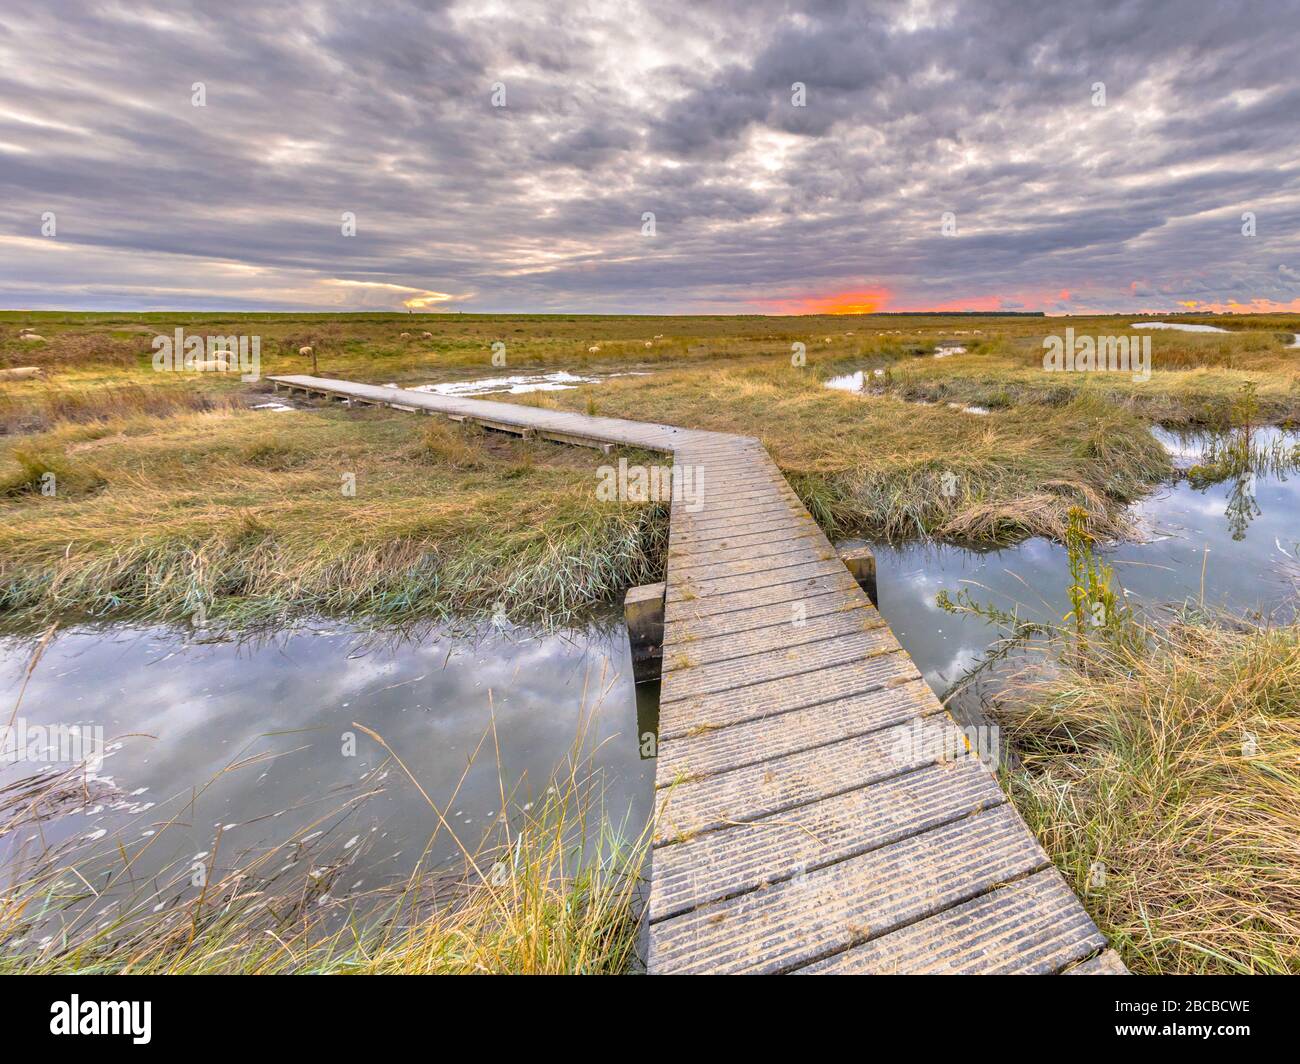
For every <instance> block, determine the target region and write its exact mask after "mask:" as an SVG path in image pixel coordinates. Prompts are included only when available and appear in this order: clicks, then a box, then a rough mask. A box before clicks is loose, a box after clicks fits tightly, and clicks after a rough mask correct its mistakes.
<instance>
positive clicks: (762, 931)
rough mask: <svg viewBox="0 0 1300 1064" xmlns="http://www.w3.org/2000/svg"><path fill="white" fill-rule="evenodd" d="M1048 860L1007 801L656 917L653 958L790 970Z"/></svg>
mask: <svg viewBox="0 0 1300 1064" xmlns="http://www.w3.org/2000/svg"><path fill="white" fill-rule="evenodd" d="M656 856H657V855H656ZM1044 860H1045V858H1044V856H1043V852H1042V850H1041V849H1040V848H1039V846H1038V844H1037V843H1036V842H1035V841H1034V839H1033V837H1032V836H1031V835H1030V834H1029V832H1028V831H1027V830H1026V829H1025V826H1024V822H1023V821H1022V820H1021V819H1020V817H1019V816H1018V815H1016V813H1015V811H1014V810H1012V809H1010V808H1009V807H1007V806H1005V805H1003V806H998V807H996V808H994V809H990V810H988V811H986V812H983V813H977V814H975V815H974V816H971V817H968V818H966V819H963V820H958V821H956V822H954V823H952V824H947V825H944V826H941V827H937V828H935V829H933V830H931V831H926V832H923V833H921V834H919V835H912V836H910V837H908V838H905V839H902V840H900V841H899V842H895V843H891V844H890V845H888V846H883V847H881V848H880V849H877V850H872V851H870V852H868V853H865V854H862V855H860V856H858V857H851V858H849V859H848V860H845V861H840V862H838V863H836V864H832V865H828V866H827V867H825V868H818V869H816V870H814V871H811V872H807V873H805V874H802V875H798V876H795V877H794V878H793V879H788V880H785V881H784V882H781V883H776V884H773V885H772V886H770V887H765V888H763V889H760V890H755V891H751V892H749V893H747V894H742V895H740V896H739V897H736V898H730V899H727V900H725V901H719V902H713V903H710V904H708V905H704V906H701V907H700V908H698V909H694V910H692V911H690V912H687V913H683V914H682V915H680V916H674V917H672V918H671V919H668V920H663V921H660V922H659V923H654V924H651V925H650V955H649V960H648V964H649V967H650V970H651V971H655V972H664V973H670V972H705V971H707V972H715V973H727V972H736V973H740V972H753V973H763V972H769V973H771V972H784V971H790V970H793V969H796V968H800V967H803V966H804V965H808V964H810V963H811V962H814V961H817V960H819V959H820V958H822V957H825V956H827V955H829V954H834V953H837V952H839V951H842V950H846V949H848V947H850V946H853V945H855V944H856V943H859V942H863V941H864V940H867V939H870V938H873V937H877V936H883V935H884V934H886V933H887V932H889V931H891V930H893V929H894V928H898V927H902V926H903V925H905V924H908V923H911V922H913V921H917V920H921V919H923V918H924V917H927V916H931V915H933V914H935V913H942V912H943V911H944V910H945V909H950V908H952V907H953V906H956V905H959V904H960V903H962V902H964V901H967V900H968V899H970V898H972V897H977V896H979V895H981V894H984V893H986V892H987V891H989V890H991V889H992V888H994V887H995V886H996V885H997V884H999V883H1005V882H1007V881H1008V880H1013V879H1016V878H1018V877H1020V876H1024V875H1027V874H1028V873H1030V872H1033V871H1035V870H1037V869H1039V868H1041V867H1042V865H1043V862H1044ZM1080 911H1081V910H1080ZM1053 915H1054V916H1056V917H1057V918H1058V919H1059V918H1061V917H1062V916H1066V915H1068V914H1067V913H1065V912H1054V914H1053ZM1084 918H1085V919H1086V917H1084ZM918 937H919V938H921V939H922V942H930V941H931V940H932V936H918ZM868 945H870V944H869V943H868ZM1092 948H1093V949H1095V948H1096V946H1093V947H1092ZM894 952H896V951H891V956H892V954H893V953H894Z"/></svg>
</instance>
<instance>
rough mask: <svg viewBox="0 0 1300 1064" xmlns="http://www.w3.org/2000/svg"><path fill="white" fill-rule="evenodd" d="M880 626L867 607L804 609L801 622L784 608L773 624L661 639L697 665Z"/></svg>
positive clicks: (773, 651) (781, 649) (777, 651)
mask: <svg viewBox="0 0 1300 1064" xmlns="http://www.w3.org/2000/svg"><path fill="white" fill-rule="evenodd" d="M678 627H679V628H681V627H685V626H684V625H678ZM884 627H886V625H885V621H884V619H883V618H882V617H881V616H880V614H878V613H877V612H876V611H875V610H874V609H871V608H870V607H868V608H866V609H857V610H834V611H827V612H823V613H818V614H814V615H812V616H809V615H808V614H807V612H806V611H805V612H804V614H803V616H802V623H800V618H797V617H792V616H791V611H789V610H784V611H782V614H781V619H780V621H779V622H778V623H776V624H771V625H767V626H766V627H761V628H753V627H751V628H748V629H745V630H743V631H737V632H732V633H729V634H727V635H715V636H710V637H708V638H705V639H701V638H699V637H698V636H696V637H692V638H685V639H683V638H680V635H681V633H677V634H678V636H679V638H678V639H677V640H676V641H675V642H672V643H668V642H667V641H665V643H664V646H665V649H666V650H667V651H675V652H678V653H682V654H685V655H686V656H687V657H688V658H689V660H690V662H691V664H692V665H695V666H699V665H707V664H709V663H710V662H714V661H726V660H728V659H729V658H741V657H747V656H749V655H752V654H783V653H785V652H786V651H787V650H790V649H791V648H793V647H797V646H800V645H802V644H804V643H819V642H821V641H822V640H824V639H829V638H831V637H832V636H837V635H851V634H853V633H855V632H865V631H872V630H874V629H877V628H884ZM669 656H671V654H670V655H669Z"/></svg>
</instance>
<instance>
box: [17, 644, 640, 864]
mask: <svg viewBox="0 0 1300 1064" xmlns="http://www.w3.org/2000/svg"><path fill="white" fill-rule="evenodd" d="M31 650H32V641H31V640H16V639H12V638H10V639H5V640H0V692H3V693H4V702H3V704H4V705H5V706H6V707H12V705H13V704H14V701H15V699H16V698H17V692H18V690H19V687H20V686H21V678H22V674H23V672H24V670H25V668H26V665H27V662H28V660H29V656H30V653H31ZM636 702H637V699H636V696H635V693H634V689H633V684H632V679H631V660H630V657H629V653H628V646H627V637H626V633H625V631H624V630H623V629H622V627H621V626H617V625H614V624H611V623H593V624H592V625H591V626H589V627H587V628H585V629H582V630H577V631H568V632H563V633H558V634H550V635H543V634H538V633H535V632H530V631H529V630H527V629H518V628H514V629H510V630H508V631H505V632H502V631H498V630H496V629H494V628H492V627H491V626H490V625H489V626H486V627H484V628H482V629H480V630H478V631H477V632H475V633H473V634H471V635H470V636H466V637H455V636H451V635H449V634H445V633H441V632H439V631H435V632H434V633H432V634H431V635H428V636H426V637H423V638H420V639H411V640H406V641H400V642H399V641H395V640H393V639H391V638H390V639H388V640H387V641H386V642H374V641H369V642H368V641H367V640H366V639H365V638H363V637H362V636H361V635H359V634H358V633H357V632H356V631H355V630H353V629H350V628H348V627H345V626H340V625H332V626H321V627H319V628H317V629H306V628H305V629H300V630H295V631H291V632H286V633H281V634H280V635H277V636H276V637H274V638H272V639H269V640H265V641H262V642H260V643H256V644H254V643H246V644H244V645H237V644H235V643H229V642H224V643H202V642H195V641H194V633H191V632H180V631H177V630H175V629H167V628H144V629H130V628H125V627H122V626H117V627H114V628H105V629H99V630H93V629H85V628H83V629H79V630H72V631H69V632H65V633H61V634H60V635H59V636H58V637H57V638H55V639H54V641H53V642H52V643H51V644H50V646H49V647H48V648H47V649H46V651H45V654H44V656H43V658H42V660H41V661H40V663H39V666H38V667H37V669H36V671H35V672H34V674H33V675H32V678H31V681H30V683H29V685H28V688H27V692H26V694H25V696H24V698H23V703H22V716H23V717H24V718H26V720H27V721H28V722H29V723H33V724H35V723H46V722H53V721H60V722H72V721H77V722H82V723H87V724H99V725H102V726H103V727H104V729H105V733H106V736H107V737H108V738H109V739H110V740H111V739H112V737H113V736H115V735H121V736H125V737H124V738H122V740H121V744H120V749H116V751H115V752H114V753H112V754H111V755H110V756H109V758H108V759H107V761H106V762H105V765H104V768H103V769H102V772H101V775H102V776H104V777H107V778H108V779H110V780H111V782H112V784H113V785H114V787H115V788H116V794H115V795H111V796H109V797H108V798H107V799H106V800H102V801H101V800H96V801H94V802H92V803H91V805H90V807H89V809H88V810H87V811H86V812H79V813H76V814H74V815H71V816H64V817H61V818H59V819H57V820H55V821H53V822H50V823H48V824H47V825H46V826H45V830H46V832H47V837H48V838H49V839H50V840H51V841H57V840H58V839H60V838H63V837H66V836H68V835H69V834H72V835H76V834H79V833H80V834H83V835H86V834H89V835H93V834H94V833H95V832H97V831H99V830H101V829H109V837H108V838H106V839H105V840H104V844H105V845H107V844H108V843H109V842H110V840H111V838H112V832H114V831H121V832H122V835H123V837H124V838H126V839H127V840H132V839H136V840H147V839H151V838H154V835H153V834H151V833H154V832H157V831H158V830H159V828H160V827H161V826H162V824H163V822H165V821H167V820H168V819H170V818H172V817H176V818H177V823H176V824H174V825H173V826H171V827H169V828H168V829H167V830H166V832H164V833H163V835H162V836H161V837H160V838H159V839H158V841H157V842H156V843H155V845H154V846H153V847H151V849H150V851H149V852H148V854H147V856H146V857H145V858H144V859H143V860H142V862H141V864H140V866H139V870H140V871H141V872H142V873H144V874H146V875H147V874H150V873H153V872H155V871H158V870H160V869H162V868H165V867H169V866H172V865H173V863H180V864H185V863H188V861H189V860H190V859H191V858H192V857H193V856H194V855H196V854H200V853H204V852H209V851H212V850H213V849H214V839H215V834H216V828H217V826H218V825H221V826H222V828H223V834H222V840H221V854H222V855H223V857H224V858H225V859H223V860H222V862H221V864H222V866H223V867H226V866H227V861H229V862H230V863H231V864H233V863H234V862H236V861H239V862H241V863H242V861H243V859H245V858H246V857H247V856H249V855H253V854H256V853H257V852H258V849H259V847H261V846H264V845H266V844H267V843H268V842H270V841H280V840H282V839H284V838H287V837H289V836H290V835H291V834H292V833H293V832H294V831H297V830H302V829H304V828H307V827H308V826H309V825H312V827H311V830H316V829H318V828H319V829H324V828H326V827H332V829H333V833H334V834H336V835H337V836H338V837H339V838H341V839H344V840H346V839H347V838H348V837H351V836H355V837H357V838H358V842H357V843H356V844H355V847H356V848H357V849H358V850H361V849H364V850H365V852H366V858H365V860H364V861H358V862H356V864H357V868H358V872H357V874H356V876H355V877H352V878H354V879H355V881H356V882H357V883H359V884H363V885H365V886H366V887H369V886H374V885H378V884H379V883H380V882H381V881H384V880H385V879H386V878H391V877H392V876H394V875H399V874H402V873H405V872H406V871H408V870H409V869H410V868H411V867H412V865H413V863H414V862H415V861H416V860H417V859H418V858H419V857H420V854H421V851H422V850H423V848H424V847H425V845H426V844H427V842H428V839H429V836H430V834H431V833H432V831H433V829H434V827H435V825H436V817H435V816H434V814H433V812H432V811H431V810H430V809H429V807H428V805H427V803H426V802H425V801H424V799H423V798H421V796H420V794H419V792H418V791H417V789H416V788H415V787H414V786H413V785H412V783H411V782H410V780H409V779H408V778H406V776H405V775H404V773H402V771H401V770H400V769H399V768H398V767H397V766H396V765H390V766H389V767H388V768H387V769H386V770H384V769H382V768H381V763H382V762H383V761H384V759H385V754H384V752H383V750H382V748H381V747H380V746H379V744H377V743H376V742H375V741H374V740H373V739H371V738H369V737H367V736H366V735H364V734H363V733H362V732H360V731H359V730H358V729H357V728H355V727H354V726H353V722H356V723H358V724H362V725H365V726H366V727H368V728H370V729H372V730H373V731H375V732H376V733H378V734H379V735H381V736H382V737H383V738H384V739H385V740H386V741H387V743H388V744H389V745H390V746H391V747H392V749H393V750H394V751H395V753H396V754H397V755H398V756H399V757H400V758H401V759H402V761H403V762H404V763H405V764H406V766H407V768H409V769H410V771H411V773H412V774H414V776H415V777H416V778H417V779H418V780H419V782H420V784H421V785H422V786H423V787H424V789H425V790H426V791H427V792H428V794H429V797H430V798H431V799H432V800H433V801H434V802H435V803H437V804H438V806H439V807H440V808H442V809H443V810H444V812H445V813H446V816H447V819H448V821H449V823H450V824H451V825H452V826H453V827H454V828H455V829H456V835H457V836H458V837H459V838H460V840H461V841H462V842H463V843H464V844H465V845H466V846H467V847H468V848H469V849H471V850H473V849H475V848H476V846H477V844H478V842H479V841H480V840H481V839H482V838H483V837H484V835H485V834H486V833H488V832H489V831H490V830H491V828H492V825H493V823H494V821H495V820H496V819H497V818H498V817H499V816H500V815H501V811H502V806H503V802H502V796H501V791H502V781H503V780H504V787H505V790H506V793H507V796H508V799H509V796H510V794H511V792H512V790H513V803H512V802H510V801H509V800H507V802H506V803H505V804H507V805H513V806H515V807H522V806H525V805H526V804H529V803H535V802H536V801H537V800H538V798H539V797H541V796H542V795H543V793H544V792H545V789H546V787H547V786H548V783H549V782H550V780H551V777H552V774H553V773H554V772H556V770H557V768H562V767H563V766H564V765H565V764H566V763H568V760H569V758H570V757H571V755H572V753H573V751H574V750H575V749H576V748H577V747H578V744H579V743H580V742H581V744H582V749H583V750H584V751H585V754H586V755H589V763H588V768H590V769H591V770H593V771H594V772H595V773H596V778H597V780H598V782H599V783H600V785H601V786H602V790H603V797H604V802H605V806H606V809H607V812H608V817H609V819H610V820H611V821H613V822H614V823H615V824H618V823H621V822H623V821H625V820H626V821H627V822H628V823H630V824H632V825H635V827H634V828H633V829H632V833H633V834H635V832H636V831H637V830H639V828H640V825H641V824H642V823H644V819H645V817H646V815H647V810H648V805H649V799H650V794H651V791H652V788H653V765H654V762H653V761H648V760H642V759H641V756H640V752H639V745H638V723H637V706H636ZM494 719H495V738H494V735H493V721H494ZM126 733H145V734H144V735H141V734H136V735H129V736H128V735H126ZM348 733H352V734H354V735H355V736H356V745H355V750H356V754H355V756H351V757H350V756H345V752H344V748H345V743H346V735H347V734H348ZM145 735H147V736H152V737H151V738H149V737H145ZM485 737H486V738H485ZM484 740H485V741H484ZM480 743H481V746H480ZM476 748H478V753H477V755H476V754H475V750H476ZM471 760H472V764H471ZM232 765H237V766H238V767H235V768H229V766H232ZM467 766H469V768H468V771H467ZM498 766H499V768H500V771H498ZM17 768H18V766H12V765H11V766H8V767H7V768H3V769H0V779H11V778H12V777H13V773H14V772H16V771H17ZM462 775H464V779H463V782H461V783H460V789H459V793H457V794H456V796H455V798H454V799H453V798H452V794H453V792H454V791H455V789H456V786H457V781H458V780H460V779H461V777H462ZM209 781H212V782H209ZM195 789H197V791H196V790H195ZM371 790H377V791H378V793H375V794H373V796H371V797H369V798H368V799H366V800H365V801H364V802H363V803H361V804H360V805H359V806H357V807H356V808H355V809H353V810H352V811H351V812H348V811H347V806H346V803H347V802H348V800H349V799H350V798H354V797H355V796H357V795H358V794H360V793H365V792H368V791H371ZM317 821H319V822H320V823H319V824H317ZM29 836H30V833H29ZM18 841H19V840H17V839H16V838H15V837H14V836H12V835H11V836H10V837H9V838H7V839H4V840H0V857H3V855H4V850H5V848H6V847H12V846H13V845H15V844H16V843H17V842H18ZM458 852H459V851H458V848H457V847H456V844H455V842H454V841H453V840H452V838H451V837H450V835H449V834H448V833H446V832H443V834H442V837H441V838H440V839H439V840H438V841H437V842H436V843H435V844H434V847H433V849H432V851H431V853H430V861H431V862H432V863H434V864H439V863H443V862H445V860H446V859H447V858H451V857H453V856H454V855H455V854H456V853H458ZM348 885H349V886H351V885H352V883H349V884H348Z"/></svg>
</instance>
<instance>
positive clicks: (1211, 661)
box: [998, 615, 1300, 974]
mask: <svg viewBox="0 0 1300 1064" xmlns="http://www.w3.org/2000/svg"><path fill="white" fill-rule="evenodd" d="M1142 634H1143V639H1142V641H1141V642H1140V643H1137V644H1129V645H1126V646H1111V645H1106V646H1094V647H1093V648H1092V649H1091V650H1090V652H1089V653H1088V655H1087V657H1086V658H1085V659H1082V660H1080V659H1078V658H1076V657H1074V656H1073V655H1066V657H1065V658H1064V659H1063V663H1062V667H1061V670H1060V671H1059V672H1058V673H1057V674H1056V675H1054V676H1051V677H1050V678H1048V679H1045V680H1041V681H1039V682H1037V683H1035V684H1030V685H1026V686H1023V687H1021V688H1020V689H1019V690H1016V691H1013V692H1011V693H1010V694H1009V695H1008V696H1007V697H1006V698H1004V699H1002V700H1001V702H1000V706H999V711H998V716H999V721H1000V723H1001V724H1002V727H1003V729H1004V734H1005V735H1006V736H1007V737H1008V738H1009V740H1010V743H1011V745H1012V747H1013V748H1014V749H1015V751H1016V752H1017V754H1018V755H1019V757H1020V759H1021V762H1022V766H1023V767H1022V768H1020V769H1018V770H1016V771H1013V772H1010V773H1008V774H1007V777H1006V781H1005V782H1006V783H1007V785H1008V787H1009V790H1010V792H1011V795H1012V798H1013V800H1014V801H1015V803H1016V806H1017V808H1018V809H1019V810H1020V811H1021V813H1022V814H1023V815H1024V816H1025V818H1026V819H1027V820H1028V822H1029V823H1030V825H1031V827H1032V828H1033V829H1034V831H1035V832H1036V833H1037V835H1038V837H1039V839H1040V840H1041V841H1042V842H1043V844H1044V846H1045V847H1046V848H1047V851H1048V853H1050V854H1051V856H1052V858H1053V860H1054V861H1055V862H1056V864H1057V865H1058V867H1060V868H1061V870H1062V871H1063V872H1064V873H1065V875H1066V877H1067V879H1069V880H1070V882H1071V883H1072V884H1073V885H1074V887H1075V889H1076V890H1077V891H1078V892H1079V895H1080V897H1081V898H1082V899H1083V901H1084V904H1085V905H1086V906H1087V908H1088V910H1089V911H1090V912H1091V914H1092V916H1093V918H1094V919H1095V920H1096V921H1097V923H1098V925H1099V926H1100V928H1101V930H1102V931H1103V932H1104V933H1105V934H1106V935H1107V936H1108V937H1109V938H1110V941H1111V944H1112V945H1114V946H1115V947H1116V948H1117V949H1118V950H1119V951H1120V953H1121V954H1122V955H1123V957H1124V960H1125V962H1126V963H1127V964H1128V965H1129V967H1130V968H1131V969H1132V970H1133V971H1135V972H1139V973H1157V974H1158V973H1174V974H1210V973H1218V974H1235V973H1290V974H1296V973H1300V804H1298V803H1297V800H1296V795H1297V793H1300V772H1297V766H1298V765H1300V627H1297V626H1295V625H1291V626H1281V627H1270V626H1259V625H1255V624H1232V623H1226V622H1222V621H1213V620H1210V619H1207V618H1203V617H1197V616H1195V615H1189V616H1185V617H1181V618H1179V619H1177V620H1175V621H1173V622H1172V623H1170V624H1168V625H1167V626H1161V627H1158V628H1154V627H1151V628H1146V629H1144V630H1143V633H1142Z"/></svg>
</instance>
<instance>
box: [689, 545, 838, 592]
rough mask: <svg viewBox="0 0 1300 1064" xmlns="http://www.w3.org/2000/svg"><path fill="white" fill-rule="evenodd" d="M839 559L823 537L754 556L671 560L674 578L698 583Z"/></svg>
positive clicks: (694, 583)
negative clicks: (692, 561)
mask: <svg viewBox="0 0 1300 1064" xmlns="http://www.w3.org/2000/svg"><path fill="white" fill-rule="evenodd" d="M826 561H839V562H840V564H841V565H843V564H844V562H843V561H842V560H841V559H840V558H839V556H838V555H837V554H836V553H835V551H834V550H833V549H832V548H831V547H830V545H829V544H828V543H826V541H825V540H822V541H821V542H818V541H817V540H815V539H805V540H793V541H791V543H790V544H789V545H788V546H787V547H786V549H785V550H784V551H775V552H773V553H770V554H763V555H759V556H758V557H755V558H724V559H722V560H713V559H710V558H709V557H708V556H707V555H705V556H703V557H702V559H701V561H700V563H699V564H697V565H682V564H681V562H680V561H677V562H673V563H670V564H671V566H672V569H673V573H674V576H675V578H676V579H677V580H678V581H679V582H682V583H684V582H687V581H689V582H690V583H691V584H693V585H698V584H699V582H700V581H702V580H720V579H722V578H723V577H728V576H748V575H749V574H751V573H765V572H768V571H770V570H772V569H788V568H789V567H790V566H792V565H800V564H803V563H806V562H826Z"/></svg>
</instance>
